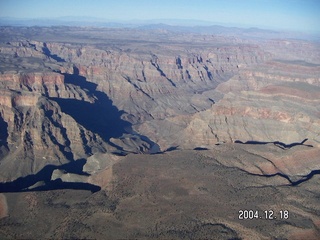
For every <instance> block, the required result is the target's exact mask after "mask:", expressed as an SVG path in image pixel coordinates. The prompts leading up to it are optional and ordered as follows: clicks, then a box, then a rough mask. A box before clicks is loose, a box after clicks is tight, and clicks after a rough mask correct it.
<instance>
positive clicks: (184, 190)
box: [0, 147, 320, 239]
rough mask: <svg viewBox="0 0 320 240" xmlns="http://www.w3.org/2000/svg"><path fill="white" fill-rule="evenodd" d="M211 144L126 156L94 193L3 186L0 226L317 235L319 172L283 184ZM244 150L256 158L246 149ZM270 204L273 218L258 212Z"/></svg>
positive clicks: (4, 229)
mask: <svg viewBox="0 0 320 240" xmlns="http://www.w3.org/2000/svg"><path fill="white" fill-rule="evenodd" d="M217 149H218V150H219V148H218V147H217ZM218 150H216V151H218ZM216 151H174V152H170V153H166V154H157V155H151V156H150V155H128V156H126V157H124V158H123V159H122V160H120V161H118V162H117V163H115V164H114V165H113V166H112V176H111V177H110V176H109V181H108V184H106V185H105V186H104V187H103V189H102V190H101V191H99V192H96V193H93V194H92V193H91V192H90V191H83V190H56V191H49V192H24V193H6V194H4V195H5V196H6V199H7V202H8V205H9V217H6V218H4V219H2V220H1V222H0V224H1V228H0V229H1V230H0V233H1V235H2V237H9V238H98V239H105V238H113V239H114V238H117V239H119V238H145V239H152V238H171V239H172V238H174V239H252V238H254V239H270V238H277V239H287V238H290V239H301V238H300V237H301V236H303V238H305V237H309V238H307V239H317V237H319V236H320V235H319V234H320V232H319V227H320V226H319V224H320V217H319V214H320V204H319V201H318V199H319V194H320V192H319V188H318V183H319V180H320V178H319V175H315V176H314V177H313V178H312V179H310V180H309V181H307V182H304V183H302V184H300V185H298V186H289V185H288V182H286V181H284V180H283V179H282V178H281V177H279V176H274V177H270V178H266V177H264V176H254V175H252V174H249V173H247V172H245V171H242V170H241V169H239V168H236V167H226V166H224V165H221V164H220V163H219V162H218V161H217V160H216V159H215V156H214V155H215V154H216V153H217V152H216ZM209 156H210V157H209ZM244 157H246V158H250V159H251V160H253V161H254V160H255V155H252V154H247V155H246V156H244ZM240 210H244V211H245V210H253V211H258V213H259V217H258V218H253V219H239V217H240V218H241V215H240V214H239V211H240ZM270 210H271V211H272V213H273V215H272V218H273V219H272V220H271V219H266V215H265V211H268V216H269V214H272V213H270V212H269V211H270ZM281 211H288V213H289V215H288V217H286V216H284V215H283V216H282V218H281V213H280V212H281ZM244 216H245V217H246V215H244ZM260 217H261V218H260ZM305 239H306V238H305Z"/></svg>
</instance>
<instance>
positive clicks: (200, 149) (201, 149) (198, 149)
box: [193, 147, 209, 151]
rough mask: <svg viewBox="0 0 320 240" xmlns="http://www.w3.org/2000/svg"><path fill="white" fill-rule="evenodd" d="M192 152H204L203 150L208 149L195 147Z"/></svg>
mask: <svg viewBox="0 0 320 240" xmlns="http://www.w3.org/2000/svg"><path fill="white" fill-rule="evenodd" d="M193 150H197V151H204V150H209V149H208V148H203V147H196V148H194V149H193Z"/></svg>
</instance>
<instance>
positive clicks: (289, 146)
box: [235, 138, 313, 149]
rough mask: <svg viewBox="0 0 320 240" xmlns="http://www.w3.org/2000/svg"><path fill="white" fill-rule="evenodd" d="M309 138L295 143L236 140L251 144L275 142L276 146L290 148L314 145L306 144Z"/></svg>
mask: <svg viewBox="0 0 320 240" xmlns="http://www.w3.org/2000/svg"><path fill="white" fill-rule="evenodd" d="M307 140H308V138H306V139H304V140H303V141H301V142H294V143H290V144H285V143H283V142H279V141H275V142H260V141H246V142H242V141H240V140H236V141H235V143H240V144H251V145H265V144H269V143H273V144H274V145H275V146H277V147H279V148H282V149H289V148H292V147H296V146H306V147H313V145H308V144H304V143H305V142H306V141H307Z"/></svg>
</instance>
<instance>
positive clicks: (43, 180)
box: [0, 159, 101, 193]
mask: <svg viewBox="0 0 320 240" xmlns="http://www.w3.org/2000/svg"><path fill="white" fill-rule="evenodd" d="M85 163H86V160H85V159H80V160H77V161H73V162H70V163H67V164H63V165H61V166H54V165H47V166H45V167H44V168H43V169H41V170H40V171H39V172H38V173H36V174H32V175H28V176H26V177H20V178H17V179H16V180H14V181H12V182H5V183H0V192H29V191H49V190H57V189H77V190H88V191H91V192H92V193H94V192H97V191H100V189H101V188H100V187H99V186H96V185H93V184H89V183H82V182H63V181H62V180H61V179H60V178H58V179H56V180H51V176H52V173H53V171H54V170H56V169H59V170H62V171H63V172H65V173H74V174H78V175H83V176H89V174H88V173H86V172H83V166H84V165H85ZM37 183H38V186H34V187H32V186H33V185H35V184H37ZM30 187H31V188H30Z"/></svg>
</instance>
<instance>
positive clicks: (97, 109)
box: [50, 67, 160, 153]
mask: <svg viewBox="0 0 320 240" xmlns="http://www.w3.org/2000/svg"><path fill="white" fill-rule="evenodd" d="M73 70H74V74H67V73H64V74H63V75H64V77H65V79H64V81H65V83H66V84H73V85H76V86H79V87H81V89H84V90H87V91H88V93H89V94H91V95H92V96H93V97H94V98H95V99H96V100H95V102H94V103H90V102H86V101H81V100H75V99H62V98H50V99H51V100H54V101H55V102H57V103H58V104H59V106H60V108H61V110H62V111H63V112H64V113H66V114H68V115H70V116H71V117H73V118H74V119H75V120H76V121H77V122H78V123H79V124H81V125H82V126H83V127H85V128H86V129H88V130H89V131H91V132H93V133H96V134H98V135H99V136H100V137H101V138H102V139H103V140H104V141H106V142H107V143H109V144H110V145H112V146H113V147H115V148H117V149H118V150H119V151H120V152H123V149H122V148H121V147H119V146H116V145H115V144H113V143H112V142H111V141H110V138H119V137H121V136H122V135H123V134H125V133H129V134H133V135H135V136H137V137H139V138H140V139H142V140H143V141H145V142H147V143H148V144H150V146H151V149H150V153H151V152H158V151H160V147H159V146H158V145H157V144H156V143H154V142H153V141H151V140H150V139H149V138H148V137H146V136H142V135H140V134H138V133H136V132H135V131H133V129H132V124H131V123H130V122H128V121H125V120H123V119H121V115H122V114H123V113H125V112H124V111H119V110H118V108H117V107H115V106H114V105H113V104H112V100H111V99H110V98H109V97H108V96H107V95H106V94H105V93H103V92H100V91H97V90H96V88H97V84H95V83H92V82H88V81H87V79H86V78H85V77H83V76H80V75H78V74H79V70H78V69H77V68H76V67H74V69H73Z"/></svg>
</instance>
